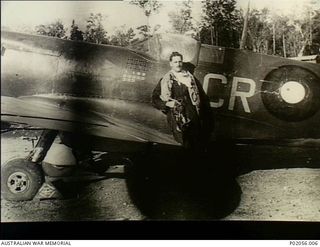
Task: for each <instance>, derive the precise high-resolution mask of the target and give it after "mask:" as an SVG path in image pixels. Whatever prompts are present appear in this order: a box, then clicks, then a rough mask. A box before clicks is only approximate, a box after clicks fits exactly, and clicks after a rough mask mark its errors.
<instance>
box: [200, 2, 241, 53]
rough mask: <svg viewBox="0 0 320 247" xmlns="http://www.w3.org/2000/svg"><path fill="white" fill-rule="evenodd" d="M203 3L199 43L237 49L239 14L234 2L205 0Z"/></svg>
mask: <svg viewBox="0 0 320 247" xmlns="http://www.w3.org/2000/svg"><path fill="white" fill-rule="evenodd" d="M202 3H203V9H202V11H203V18H202V30H201V32H200V37H201V41H202V42H203V43H207V44H213V45H221V46H228V47H239V39H240V38H239V37H240V36H241V35H240V33H241V32H240V30H239V28H240V21H241V18H240V12H239V11H238V10H237V9H236V0H215V1H212V0H205V1H202Z"/></svg>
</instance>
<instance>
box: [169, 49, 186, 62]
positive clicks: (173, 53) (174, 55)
mask: <svg viewBox="0 0 320 247" xmlns="http://www.w3.org/2000/svg"><path fill="white" fill-rule="evenodd" d="M173 57H181V60H183V56H182V54H180V53H179V52H177V51H174V52H172V53H171V55H170V58H169V60H170V62H171V61H172V58H173Z"/></svg>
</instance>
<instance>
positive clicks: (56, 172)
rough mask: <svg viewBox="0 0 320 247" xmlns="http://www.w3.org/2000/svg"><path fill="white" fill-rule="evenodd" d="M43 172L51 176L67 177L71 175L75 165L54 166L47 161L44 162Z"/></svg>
mask: <svg viewBox="0 0 320 247" xmlns="http://www.w3.org/2000/svg"><path fill="white" fill-rule="evenodd" d="M42 169H43V172H44V173H45V174H46V175H48V176H50V177H66V176H69V175H71V174H72V173H73V172H74V170H75V166H54V165H51V164H49V163H46V162H42Z"/></svg>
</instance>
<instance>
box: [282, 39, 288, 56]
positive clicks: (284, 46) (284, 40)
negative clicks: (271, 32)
mask: <svg viewBox="0 0 320 247" xmlns="http://www.w3.org/2000/svg"><path fill="white" fill-rule="evenodd" d="M282 46H283V56H284V57H287V52H286V38H285V36H284V34H282Z"/></svg>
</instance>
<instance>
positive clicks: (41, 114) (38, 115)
mask: <svg viewBox="0 0 320 247" xmlns="http://www.w3.org/2000/svg"><path fill="white" fill-rule="evenodd" d="M1 121H3V122H9V123H19V124H26V125H29V126H32V127H39V128H44V129H54V130H60V131H68V132H75V133H81V134H87V135H93V136H99V137H105V138H111V139H116V140H125V141H134V142H145V143H147V142H153V143H162V144H169V145H178V143H176V142H175V141H174V139H173V138H172V137H171V136H170V135H166V134H163V133H160V132H157V130H154V129H149V128H148V127H146V126H143V125H137V124H135V125H133V124H131V123H130V122H128V121H124V120H121V119H116V118H115V117H112V116H108V115H105V114H101V113H97V112H93V111H83V110H82V111H81V110H74V109H72V108H66V107H64V106H63V105H60V104H59V103H58V102H55V101H51V102H49V101H47V102H41V103H40V102H37V101H33V100H27V99H23V98H13V97H6V96H1Z"/></svg>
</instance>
